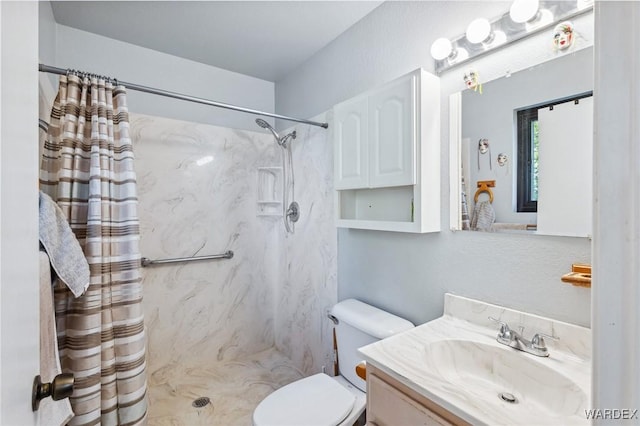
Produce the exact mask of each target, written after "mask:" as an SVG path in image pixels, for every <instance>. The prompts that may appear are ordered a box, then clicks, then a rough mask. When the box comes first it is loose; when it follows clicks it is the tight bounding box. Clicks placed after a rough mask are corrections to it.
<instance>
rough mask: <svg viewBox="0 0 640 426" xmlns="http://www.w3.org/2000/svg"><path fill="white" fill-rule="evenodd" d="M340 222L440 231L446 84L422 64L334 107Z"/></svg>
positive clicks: (365, 226)
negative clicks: (442, 98)
mask: <svg viewBox="0 0 640 426" xmlns="http://www.w3.org/2000/svg"><path fill="white" fill-rule="evenodd" d="M333 128H334V135H333V139H334V170H335V179H334V183H335V189H336V191H337V202H336V206H337V207H336V208H337V225H338V227H346V228H360V229H378V230H384V231H400V232H437V231H439V230H440V82H439V79H438V77H436V76H433V75H431V74H428V73H427V72H425V71H423V70H422V69H418V70H416V71H413V72H411V73H409V74H407V75H404V76H402V77H400V78H398V79H396V80H394V81H392V82H390V83H387V84H385V85H383V86H382V87H379V88H376V89H374V90H371V91H368V92H366V93H363V94H361V95H358V96H356V97H354V98H352V99H349V100H347V101H344V102H342V103H340V104H338V105H336V106H335V107H334V126H333Z"/></svg>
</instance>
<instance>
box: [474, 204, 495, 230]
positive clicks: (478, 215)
mask: <svg viewBox="0 0 640 426" xmlns="http://www.w3.org/2000/svg"><path fill="white" fill-rule="evenodd" d="M495 220H496V212H495V210H493V206H492V205H491V201H480V202H478V203H476V205H475V207H474V208H473V215H472V216H471V229H473V230H474V231H489V230H490V229H491V225H492V224H493V222H495Z"/></svg>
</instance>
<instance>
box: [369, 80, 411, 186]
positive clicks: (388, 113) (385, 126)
mask: <svg viewBox="0 0 640 426" xmlns="http://www.w3.org/2000/svg"><path fill="white" fill-rule="evenodd" d="M415 115H416V74H415V73H413V74H409V75H407V76H405V77H404V78H402V79H400V80H398V81H395V82H393V83H392V84H391V85H389V86H387V87H384V88H382V89H381V90H379V91H377V92H376V93H374V94H373V95H372V96H371V97H369V136H370V138H371V139H370V140H371V142H370V147H369V169H370V172H369V186H370V187H371V188H381V187H387V186H403V185H414V184H415V183H416V173H415V145H416V136H417V135H416V122H415V120H416V118H415Z"/></svg>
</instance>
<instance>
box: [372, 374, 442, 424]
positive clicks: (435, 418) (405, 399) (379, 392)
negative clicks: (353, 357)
mask: <svg viewBox="0 0 640 426" xmlns="http://www.w3.org/2000/svg"><path fill="white" fill-rule="evenodd" d="M367 424H369V425H377V426H397V425H412V426H417V425H428V426H431V425H453V423H450V422H448V421H447V420H445V419H443V418H442V417H440V416H439V415H437V414H436V413H434V412H433V411H431V410H429V409H428V408H427V407H425V406H424V405H422V404H420V403H419V402H418V401H415V400H414V399H413V398H411V397H410V396H409V395H407V394H405V393H402V392H400V391H399V390H397V389H396V388H394V387H393V386H391V385H389V384H387V383H386V382H385V381H384V380H382V379H380V378H378V377H377V376H375V375H373V374H370V375H369V376H368V379H367Z"/></svg>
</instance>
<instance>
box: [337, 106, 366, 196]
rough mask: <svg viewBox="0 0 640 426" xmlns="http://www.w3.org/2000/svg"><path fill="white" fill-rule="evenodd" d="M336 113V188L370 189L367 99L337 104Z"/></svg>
mask: <svg viewBox="0 0 640 426" xmlns="http://www.w3.org/2000/svg"><path fill="white" fill-rule="evenodd" d="M334 114H335V115H334V121H335V124H334V140H335V144H334V147H335V150H336V152H335V155H334V159H335V161H334V168H335V188H336V189H355V188H366V187H367V186H369V153H368V150H369V134H368V132H369V119H368V101H367V97H360V98H354V99H352V100H349V101H346V102H343V103H341V104H339V105H337V106H336V107H335V110H334Z"/></svg>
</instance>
